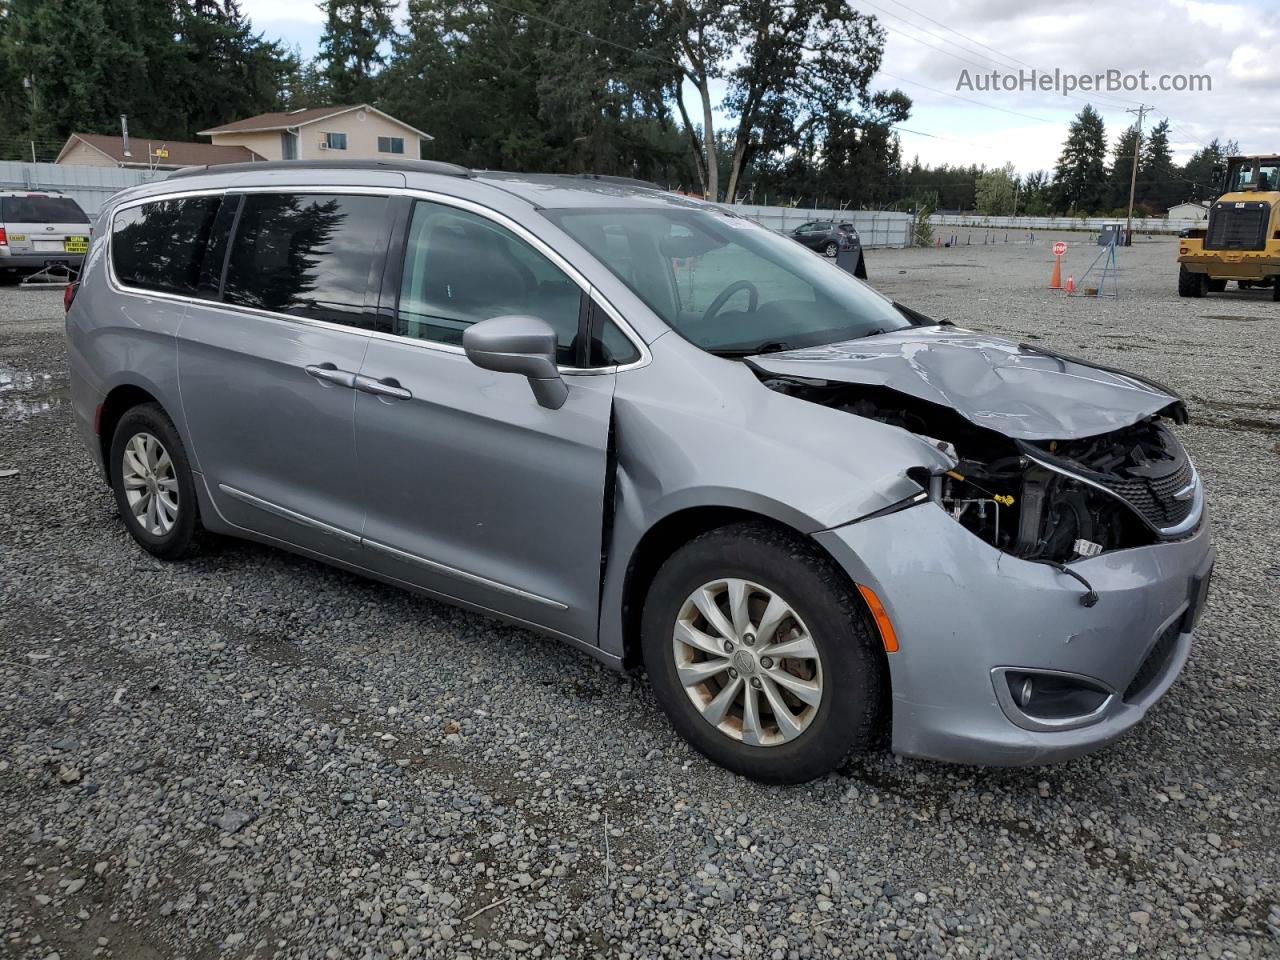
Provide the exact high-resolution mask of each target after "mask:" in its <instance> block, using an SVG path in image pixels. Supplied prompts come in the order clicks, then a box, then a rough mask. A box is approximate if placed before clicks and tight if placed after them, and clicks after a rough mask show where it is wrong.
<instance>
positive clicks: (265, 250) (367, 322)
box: [223, 193, 387, 327]
mask: <svg viewBox="0 0 1280 960" xmlns="http://www.w3.org/2000/svg"><path fill="white" fill-rule="evenodd" d="M386 217H387V198H386V197H373V196H344V195H332V194H315V193H306V194H297V193H251V194H247V195H246V196H245V198H244V206H243V209H242V210H241V212H240V223H239V226H238V227H237V228H236V236H235V241H234V243H233V244H232V248H231V256H230V258H229V260H228V262H227V279H226V284H225V287H224V289H223V299H224V300H225V301H226V302H227V303H234V304H238V305H240V306H245V307H254V308H257V309H259V310H270V311H272V312H274V313H287V314H290V315H292V316H300V317H309V318H311V319H314V320H326V321H328V322H330V323H341V324H345V325H347V326H357V327H369V326H371V325H372V324H371V315H370V314H368V313H366V312H365V294H366V290H367V289H368V286H369V274H370V271H371V270H372V268H373V265H374V261H375V259H377V258H378V257H379V254H380V252H381V250H382V249H383V247H384V244H385V242H386V230H387V226H386Z"/></svg>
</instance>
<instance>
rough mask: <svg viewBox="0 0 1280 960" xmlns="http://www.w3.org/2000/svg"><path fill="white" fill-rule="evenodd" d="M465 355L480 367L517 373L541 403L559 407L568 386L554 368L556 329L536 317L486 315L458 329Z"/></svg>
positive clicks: (565, 396)
mask: <svg viewBox="0 0 1280 960" xmlns="http://www.w3.org/2000/svg"><path fill="white" fill-rule="evenodd" d="M462 349H463V350H464V351H466V354H467V359H468V360H470V361H471V362H472V363H474V364H475V365H476V366H477V367H480V368H481V369H483V370H493V371H496V372H497V373H518V374H520V375H521V376H523V377H526V378H527V379H528V380H529V386H530V387H531V388H532V389H533V396H534V398H535V399H536V400H537V401H538V403H539V404H541V405H542V406H544V407H547V408H549V409H551V410H559V409H560V408H561V407H563V406H564V402H565V400H567V399H568V398H569V387H568V386H567V385H566V384H565V382H564V380H563V379H561V377H560V371H559V370H558V369H557V368H556V333H555V331H554V330H552V329H551V326H550V325H549V324H548V323H547V322H546V321H545V320H539V319H538V318H537V317H525V316H518V315H516V316H506V317H490V318H489V319H488V320H481V321H480V322H479V323H476V324H472V325H471V326H469V327H467V329H466V330H464V331H463V332H462Z"/></svg>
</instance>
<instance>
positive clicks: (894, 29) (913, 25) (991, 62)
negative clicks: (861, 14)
mask: <svg viewBox="0 0 1280 960" xmlns="http://www.w3.org/2000/svg"><path fill="white" fill-rule="evenodd" d="M851 2H852V0H851ZM857 2H859V3H861V4H863V5H865V6H868V7H873V8H874V9H876V10H879V11H881V12H882V13H884V14H885V15H887V16H890V17H893V18H894V19H896V20H901V21H902V22H903V23H905V24H907V25H908V26H910V27H911V28H912V29H915V30H920V31H922V32H924V33H926V34H928V35H929V36H931V37H934V38H935V39H938V40H941V41H942V42H943V43H949V44H951V45H952V46H953V47H955V48H956V49H958V50H963V51H964V52H965V53H972V54H974V56H978V57H983V56H984V55H983V54H981V53H977V52H976V51H974V50H969V49H968V48H967V47H963V46H961V45H960V44H958V43H956V42H955V41H954V40H948V39H947V38H946V37H941V36H939V35H938V34H936V33H933V32H932V31H930V30H926V29H925V28H924V27H922V26H920V25H919V24H916V23H912V22H911V21H910V20H907V19H906V18H905V17H900V16H898V15H897V14H896V13H892V12H890V11H888V10H885V9H884V8H883V7H881V6H879V5H877V4H875V3H872V2H871V0H857ZM893 2H895V3H898V0H893ZM898 6H900V7H903V8H905V9H907V10H911V12H912V13H917V14H918V15H919V16H922V17H924V19H926V20H929V21H930V22H931V23H937V22H938V21H936V20H933V19H932V18H930V17H927V16H925V15H924V14H922V13H919V12H918V11H916V10H912V8H911V7H908V6H907V5H906V4H904V3H898ZM938 25H939V26H942V27H943V28H944V29H946V30H951V28H950V27H947V26H946V25H945V24H938ZM884 29H885V30H886V31H888V32H889V33H892V34H895V35H897V36H900V37H902V38H904V39H906V40H911V41H913V42H915V43H918V44H920V45H921V46H925V47H928V48H929V49H930V50H936V51H937V52H938V53H941V54H943V55H945V56H948V57H951V58H952V59H953V60H959V61H960V62H961V63H967V64H969V65H970V66H974V67H977V68H979V69H980V70H990V69H992V67H993V66H995V67H1003V68H1004V69H1006V70H1009V69H1011V68H1010V67H1009V66H1008V65H1007V64H1004V63H999V62H998V61H996V60H994V59H992V58H991V57H984V59H986V60H987V61H988V62H987V63H978V62H977V61H976V60H970V59H969V58H968V57H961V56H959V55H957V54H954V53H952V52H951V51H950V50H944V49H942V48H941V47H936V46H934V45H933V44H931V43H926V42H925V41H924V40H921V39H920V38H919V37H916V36H913V35H912V34H909V33H904V32H903V31H902V30H901V29H899V28H897V27H891V26H889V25H888V24H885V27H884ZM951 32H952V33H954V34H956V36H958V37H965V35H964V34H963V33H960V32H959V31H957V30H951ZM965 39H966V40H967V39H969V38H968V37H965ZM972 42H974V43H977V41H972ZM979 46H984V47H985V46H986V44H979ZM987 49H988V50H992V49H994V48H992V47H987ZM1000 55H1001V56H1003V57H1005V58H1006V59H1008V60H1013V61H1015V62H1016V63H1019V64H1022V65H1023V66H1025V67H1030V68H1031V69H1033V70H1034V69H1036V68H1035V67H1032V66H1031V64H1029V63H1026V62H1025V61H1022V60H1018V59H1017V58H1016V57H1012V56H1008V55H1007V54H1000ZM1065 96H1066V97H1067V98H1069V99H1071V100H1075V101H1077V102H1079V103H1085V104H1092V103H1094V102H1095V101H1098V102H1102V103H1112V104H1115V105H1116V106H1118V107H1123V106H1125V104H1129V103H1136V102H1137V101H1135V100H1116V99H1114V98H1112V97H1105V96H1103V95H1102V94H1095V95H1094V97H1093V98H1092V99H1087V98H1085V97H1080V96H1077V95H1076V94H1073V93H1068V94H1066V95H1065Z"/></svg>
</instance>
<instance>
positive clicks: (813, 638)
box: [641, 522, 887, 783]
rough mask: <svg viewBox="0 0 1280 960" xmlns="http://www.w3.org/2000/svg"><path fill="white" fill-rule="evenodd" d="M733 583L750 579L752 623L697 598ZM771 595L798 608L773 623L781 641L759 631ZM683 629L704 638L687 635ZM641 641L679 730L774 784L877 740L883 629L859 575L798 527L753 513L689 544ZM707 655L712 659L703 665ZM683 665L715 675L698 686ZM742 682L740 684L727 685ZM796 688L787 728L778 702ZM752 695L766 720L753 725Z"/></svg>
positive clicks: (830, 765) (725, 762) (652, 605)
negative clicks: (716, 619) (756, 518)
mask: <svg viewBox="0 0 1280 960" xmlns="http://www.w3.org/2000/svg"><path fill="white" fill-rule="evenodd" d="M732 582H745V587H746V589H747V590H748V591H750V592H749V593H748V594H747V595H748V596H749V603H748V604H747V605H746V609H748V610H749V611H750V612H749V615H748V616H747V617H746V618H745V619H746V626H747V628H748V629H746V630H742V631H741V632H735V631H734V628H733V624H732V622H731V621H730V620H729V619H728V618H726V617H725V614H724V610H725V609H727V608H728V606H727V604H726V605H725V606H723V607H721V606H718V607H717V609H718V610H719V611H720V613H719V616H720V618H721V622H722V623H723V624H724V626H725V627H727V628H728V630H727V631H726V630H720V631H716V630H715V628H714V627H713V626H712V622H711V621H710V620H708V619H707V618H706V617H705V616H704V615H703V614H702V613H701V612H700V608H699V606H698V605H697V604H695V601H694V595H695V594H699V593H703V592H704V591H705V592H708V593H710V594H712V595H714V594H715V590H712V589H711V588H712V587H715V588H716V590H718V589H720V588H722V587H723V588H724V593H723V594H721V595H720V596H719V599H721V600H722V601H727V599H728V590H729V589H731V586H730V584H731V583H732ZM767 598H773V599H776V600H778V601H779V603H780V604H781V605H782V606H784V607H786V608H787V615H786V616H784V617H783V618H782V619H781V620H780V621H779V622H778V623H777V624H776V629H775V630H773V631H770V633H771V639H770V640H765V638H763V637H762V638H760V639H759V641H756V642H755V643H753V642H752V641H753V638H752V637H749V636H748V633H749V632H750V630H752V629H755V628H757V627H759V626H761V625H763V624H762V621H763V613H764V611H765V610H766V609H768V608H769V603H770V600H769V599H767ZM681 623H683V624H684V627H681V626H680V624H681ZM688 628H692V629H693V631H696V632H690V631H689V630H688ZM766 629H767V628H766ZM703 630H706V631H708V632H706V633H703V632H702V631H703ZM726 632H734V633H735V638H734V640H733V641H732V642H733V646H732V647H727V648H726V645H725V644H724V643H723V641H724V639H725V637H724V634H725V633H726ZM678 633H679V635H680V636H683V637H694V638H695V639H696V641H697V642H699V643H702V644H704V646H703V647H696V648H695V647H693V646H690V645H688V644H685V643H683V642H678V641H677V640H676V636H677V634H678ZM781 636H785V637H786V641H785V643H786V647H787V649H788V650H790V651H792V652H794V653H795V654H796V659H792V658H783V659H777V658H769V657H768V655H767V654H768V651H769V650H770V649H771V648H772V649H778V644H779V643H781V642H782V641H780V640H777V639H772V638H776V637H781ZM806 640H807V641H808V642H807V643H806ZM641 644H642V647H643V654H644V663H645V668H646V669H647V671H648V673H649V681H650V683H651V684H652V685H653V689H654V694H655V696H656V697H657V699H658V702H659V703H660V704H661V705H662V708H663V710H664V711H665V712H666V714H667V716H668V718H670V720H671V722H672V724H673V725H674V726H675V728H676V730H677V731H678V732H679V733H680V734H681V736H683V737H684V738H685V739H686V740H687V741H688V742H689V743H690V744H691V745H692V746H693V747H694V748H695V749H697V750H698V751H699V752H700V753H702V754H703V755H705V756H706V757H708V758H709V759H711V760H713V761H715V762H716V763H718V764H720V765H721V766H724V767H727V768H728V769H730V770H732V771H734V772H735V773H739V774H742V775H743V776H747V777H750V778H752V779H753V780H759V781H762V782H764V783H802V782H804V781H806V780H812V779H813V778H814V777H820V776H822V775H823V774H825V773H828V772H830V771H831V770H832V769H834V768H835V767H836V766H837V765H839V763H840V762H841V761H842V760H843V759H844V758H845V757H847V756H849V755H850V754H854V753H861V752H863V751H865V750H866V749H867V748H868V747H870V746H871V745H872V743H873V742H875V737H876V734H877V732H878V727H879V723H880V719H881V717H882V716H883V715H884V712H885V711H884V704H885V703H886V697H885V684H886V682H887V671H886V666H885V663H884V654H883V652H882V650H881V647H880V641H879V639H878V633H877V631H876V630H875V627H874V625H873V624H872V622H871V619H870V617H869V615H868V613H867V610H866V607H865V605H864V604H863V601H862V599H861V598H860V597H859V596H858V595H857V594H856V593H855V592H854V590H853V587H852V584H851V583H850V581H849V578H848V575H847V574H845V573H844V572H843V571H841V570H840V569H839V568H838V567H836V565H835V564H834V563H833V562H832V561H831V560H830V559H829V558H827V557H826V556H825V555H824V554H822V553H821V552H820V551H819V550H818V548H817V547H816V546H814V545H813V544H810V543H808V542H807V541H805V539H804V538H802V537H801V536H799V535H798V534H794V533H790V532H788V531H786V530H783V529H780V528H776V527H773V526H771V525H769V524H766V523H762V522H749V523H739V524H733V525H731V526H727V527H721V528H719V529H717V530H712V531H710V532H709V533H704V534H703V535H702V536H700V537H697V538H696V539H694V540H692V541H690V542H689V543H687V544H685V545H684V546H683V547H681V548H680V549H679V550H677V551H676V552H675V553H674V554H672V556H671V557H670V558H669V559H668V560H667V561H666V563H665V564H663V566H662V568H661V569H660V570H659V571H658V574H657V576H656V577H655V578H654V581H653V584H652V586H651V587H650V589H649V594H648V596H647V597H646V599H645V606H644V615H643V621H642V626H641ZM708 644H709V646H710V648H711V649H713V650H716V651H717V652H715V653H714V655H709V654H707V653H705V652H703V651H704V649H705V645H708ZM808 652H812V653H814V654H816V656H808V655H807V653H808ZM699 658H700V659H699ZM757 658H758V659H757ZM678 660H679V661H680V664H679V666H678V664H677V661H678ZM722 663H723V664H724V665H725V666H721V664H722ZM701 664H706V665H707V668H704V669H703V670H702V671H698V670H697V669H696V668H697V667H699V665H701ZM717 667H720V669H719V670H718V671H717V670H716V668H717ZM681 669H684V670H685V672H686V675H687V676H688V675H694V676H699V677H706V681H705V682H698V683H691V684H689V685H688V686H686V685H685V684H684V683H682V681H681V677H680V672H679V671H680V670H681ZM779 675H782V676H785V677H786V678H787V680H786V684H783V683H780V682H775V681H774V680H772V679H771V678H773V677H777V676H779ZM797 681H799V686H800V687H803V688H804V695H805V697H806V699H805V700H803V701H802V700H801V699H799V698H798V697H797V696H796V695H795V693H793V692H791V691H792V690H794V689H796V687H797ZM731 684H733V685H736V686H735V687H734V688H733V689H732V690H727V689H726V688H728V687H729V686H730V685H731ZM766 684H767V686H766ZM815 687H816V691H817V692H816V693H815ZM784 689H786V694H785V698H784V699H783V700H782V707H783V709H784V711H785V712H786V714H787V715H788V716H789V717H790V721H789V722H788V723H787V724H786V726H787V727H788V731H787V732H784V730H783V726H784V724H783V723H782V722H781V717H780V715H779V714H778V713H775V712H774V710H773V707H772V704H773V703H775V702H777V701H776V699H775V698H781V697H783V693H782V691H783V690H784ZM753 691H754V692H753ZM726 693H727V694H728V696H724V697H721V696H719V694H726ZM748 696H750V697H751V703H752V704H753V705H755V710H756V713H755V716H756V719H757V721H758V722H757V723H755V724H750V725H749V724H748V723H747V719H746V716H747V710H748V708H747V697H748ZM695 698H696V699H697V700H698V703H699V704H700V705H695ZM717 701H721V703H720V704H719V707H720V708H723V709H718V705H717ZM725 703H727V704H729V706H728V707H727V708H724V707H723V705H724V704H725ZM797 710H798V711H799V712H798V713H796V711H797ZM704 711H706V712H707V713H708V714H713V715H715V717H717V718H718V719H712V718H710V717H709V716H707V715H706V714H704ZM752 731H754V732H752Z"/></svg>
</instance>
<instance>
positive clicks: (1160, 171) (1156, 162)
mask: <svg viewBox="0 0 1280 960" xmlns="http://www.w3.org/2000/svg"><path fill="white" fill-rule="evenodd" d="M1176 178H1177V173H1176V169H1175V167H1174V165H1173V153H1172V151H1171V150H1170V149H1169V121H1168V120H1161V121H1160V122H1159V123H1157V124H1156V125H1155V126H1154V127H1152V128H1151V132H1150V133H1149V134H1148V135H1147V136H1146V137H1145V138H1144V139H1143V144H1142V157H1141V159H1140V160H1139V161H1138V180H1139V191H1138V192H1139V194H1140V195H1141V197H1142V200H1143V202H1144V203H1145V205H1146V206H1147V207H1149V208H1150V209H1151V211H1152V212H1153V213H1163V212H1164V211H1165V210H1167V209H1168V208H1169V204H1170V203H1171V202H1172V201H1171V199H1170V198H1171V197H1173V196H1175V195H1177V194H1178V193H1179V192H1180V190H1181V187H1180V184H1178V183H1177V182H1175V181H1176Z"/></svg>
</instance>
